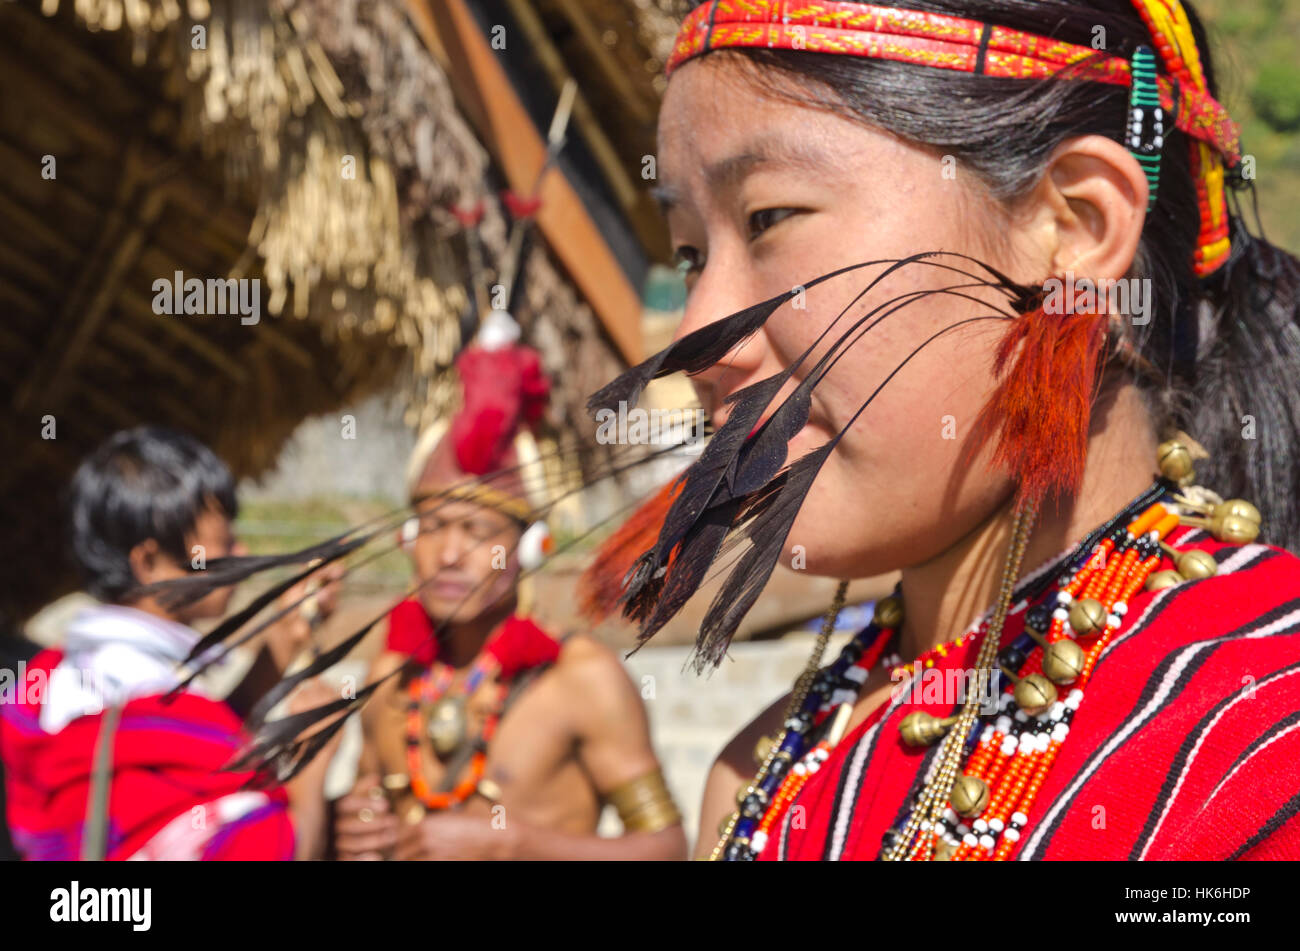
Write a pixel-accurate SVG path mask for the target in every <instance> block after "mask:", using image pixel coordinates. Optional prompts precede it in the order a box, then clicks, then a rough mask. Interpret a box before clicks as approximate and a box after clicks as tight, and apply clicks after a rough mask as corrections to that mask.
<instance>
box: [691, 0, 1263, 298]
mask: <svg viewBox="0 0 1300 951" xmlns="http://www.w3.org/2000/svg"><path fill="white" fill-rule="evenodd" d="M1133 3H1134V6H1135V7H1136V8H1137V10H1138V13H1139V14H1140V15H1141V17H1142V20H1143V22H1144V23H1145V24H1146V25H1147V29H1148V30H1149V31H1150V33H1151V36H1152V40H1153V42H1154V44H1155V47H1156V51H1157V53H1158V55H1159V58H1160V61H1161V63H1162V64H1163V66H1164V70H1165V75H1161V76H1159V77H1158V79H1157V80H1156V85H1157V89H1158V94H1159V101H1160V107H1161V110H1162V111H1163V112H1165V113H1168V114H1169V115H1171V116H1172V118H1173V124H1174V126H1175V127H1177V128H1178V129H1181V130H1182V131H1183V132H1184V133H1185V134H1186V135H1187V136H1189V137H1190V138H1191V140H1192V143H1191V153H1192V175H1193V178H1194V179H1195V181H1196V190H1197V195H1198V199H1199V204H1200V208H1201V232H1200V235H1199V237H1198V239H1197V247H1196V253H1195V255H1194V262H1193V266H1194V269H1195V271H1196V273H1197V274H1198V275H1201V276H1204V275H1206V274H1209V273H1211V272H1212V271H1214V270H1216V269H1217V268H1218V267H1219V266H1220V265H1221V264H1222V263H1223V262H1224V261H1226V260H1227V258H1228V251H1229V244H1228V215H1227V204H1226V200H1225V197H1224V193H1223V162H1224V161H1225V160H1226V161H1227V163H1228V165H1229V167H1231V166H1234V165H1236V164H1237V162H1238V161H1239V160H1240V158H1241V146H1240V133H1239V131H1238V128H1237V125H1236V123H1234V122H1233V121H1232V119H1231V118H1230V117H1229V116H1228V113H1227V110H1225V109H1224V108H1223V106H1221V105H1220V104H1219V103H1218V102H1217V101H1216V100H1215V99H1214V97H1213V96H1211V95H1210V93H1209V90H1208V89H1207V88H1206V82H1205V76H1204V72H1203V70H1202V69H1201V62H1200V56H1199V54H1198V52H1197V49H1196V41H1195V38H1194V36H1193V34H1192V30H1191V25H1190V22H1189V21H1188V19H1187V14H1186V12H1185V11H1184V10H1183V8H1182V4H1181V3H1179V0H1133ZM728 48H750V49H783V50H803V51H807V52H813V53H839V54H842V55H846V56H859V57H863V58H866V59H887V60H894V61H895V62H901V63H914V64H917V65H920V66H933V67H937V68H939V69H951V70H956V71H958V72H965V73H975V74H979V75H984V76H997V77H1003V78H1008V79H1052V78H1058V79H1081V80H1089V81H1093V82H1102V83H1108V84H1111V85H1116V86H1124V87H1130V88H1131V87H1133V85H1134V79H1133V68H1132V66H1131V65H1130V63H1129V61H1128V60H1126V59H1122V58H1120V57H1118V56H1108V55H1106V54H1104V53H1099V52H1098V51H1097V50H1094V49H1092V48H1090V47H1087V46H1078V45H1076V44H1073V43H1065V42H1062V41H1061V40H1055V39H1051V38H1049V37H1044V36H1037V35H1034V34H1032V33H1023V32H1020V31H1018V30H1011V29H1007V28H1006V27H1001V26H992V25H990V24H987V23H980V22H978V21H976V20H968V19H964V18H962V17H955V16H947V15H944V14H939V13H924V12H921V11H917V10H901V9H897V8H893V7H879V6H873V5H871V4H867V3H857V2H835V0H827V2H804V0H710V2H708V3H704V4H702V5H701V6H699V7H697V8H696V9H695V10H693V11H692V12H691V13H690V15H689V16H687V17H686V19H685V21H683V23H682V27H681V31H680V32H679V33H678V35H677V42H676V44H675V45H674V47H673V52H672V55H671V56H670V57H669V60H668V67H667V71H668V73H669V74H671V73H672V72H673V70H675V69H676V68H677V67H679V66H680V65H681V64H682V63H684V62H686V61H687V60H690V59H693V58H694V57H696V56H701V55H703V54H705V53H708V52H711V51H712V50H717V49H728ZM1156 144H1157V146H1159V145H1161V144H1163V143H1162V142H1161V141H1159V140H1157V143H1156Z"/></svg>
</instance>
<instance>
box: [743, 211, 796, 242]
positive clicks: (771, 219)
mask: <svg viewBox="0 0 1300 951" xmlns="http://www.w3.org/2000/svg"><path fill="white" fill-rule="evenodd" d="M795 211H796V209H794V208H764V209H763V210H762V211H756V212H754V213H753V214H752V215H750V216H749V238H750V240H751V241H752V240H753V239H754V238H757V237H758V236H759V235H761V234H762V233H763V232H764V231H766V230H767V229H768V228H770V227H772V225H774V224H777V223H779V222H781V221H784V220H785V219H786V218H788V217H789V216H790V215H792V214H794V213H795Z"/></svg>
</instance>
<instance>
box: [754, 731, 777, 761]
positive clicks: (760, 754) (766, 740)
mask: <svg viewBox="0 0 1300 951" xmlns="http://www.w3.org/2000/svg"><path fill="white" fill-rule="evenodd" d="M774 745H776V737H774V736H760V737H759V738H758V742H757V743H755V744H754V763H755V765H757V766H762V765H763V764H764V763H766V762H767V757H768V754H769V753H771V752H772V747H773V746H774Z"/></svg>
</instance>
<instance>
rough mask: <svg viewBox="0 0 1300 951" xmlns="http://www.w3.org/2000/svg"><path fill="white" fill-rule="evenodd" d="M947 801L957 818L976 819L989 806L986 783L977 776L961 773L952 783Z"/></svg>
mask: <svg viewBox="0 0 1300 951" xmlns="http://www.w3.org/2000/svg"><path fill="white" fill-rule="evenodd" d="M949 801H950V802H951V803H952V808H953V809H954V810H955V811H956V813H957V814H958V815H959V816H963V817H964V818H967V819H977V818H979V815H980V813H982V812H983V811H984V809H985V807H986V806H987V805H988V804H989V786H988V783H986V782H984V780H982V779H980V778H979V777H978V776H971V775H970V774H969V773H963V774H962V775H961V776H958V777H957V781H956V782H955V783H953V785H952V795H951V796H950V797H949Z"/></svg>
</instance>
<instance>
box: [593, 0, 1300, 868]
mask: <svg viewBox="0 0 1300 951" xmlns="http://www.w3.org/2000/svg"><path fill="white" fill-rule="evenodd" d="M668 71H669V74H670V80H669V83H668V86H667V91H666V94H665V98H664V103H663V108H662V111H661V113H660V119H659V135H660V150H659V155H658V159H659V161H658V169H659V173H660V181H659V187H658V190H659V193H660V198H661V201H662V204H663V206H664V208H665V211H666V213H667V217H668V223H669V229H670V232H671V235H672V240H673V243H674V245H675V246H676V248H677V255H678V258H679V260H680V262H681V266H682V270H683V273H685V275H686V280H687V286H688V290H689V294H688V298H687V303H686V309H685V316H684V319H683V322H682V325H681V327H680V329H679V330H678V333H677V335H676V338H675V339H674V342H673V343H672V345H670V347H669V348H667V349H666V350H665V351H663V352H661V353H660V354H657V355H656V356H654V357H652V358H651V359H650V360H648V361H646V363H645V364H643V365H641V366H639V367H635V368H633V369H632V370H630V371H628V373H626V374H625V375H624V376H622V377H620V378H619V379H618V380H615V381H614V382H612V383H611V384H609V385H608V386H606V387H605V388H604V389H602V390H601V391H600V392H599V393H597V394H596V395H595V396H594V397H593V398H592V401H591V407H592V409H593V410H594V411H597V412H599V411H601V410H603V409H605V408H608V407H614V406H618V405H621V403H622V402H624V401H630V400H635V398H636V396H637V395H638V394H639V393H640V392H641V389H642V388H643V387H644V386H645V385H646V383H648V381H649V380H651V379H653V378H654V377H657V376H662V375H664V374H665V373H668V372H672V371H674V370H684V371H686V372H688V373H690V374H692V377H693V382H694V384H695V387H696V390H697V392H698V393H699V395H700V398H701V401H702V402H703V403H704V404H705V407H706V408H707V409H708V410H709V411H710V412H711V413H712V417H713V422H714V425H715V430H716V432H715V435H714V436H713V438H712V441H711V443H710V445H709V447H708V448H707V449H706V450H705V451H704V452H703V453H702V454H701V456H700V458H699V460H698V461H697V462H696V463H695V464H694V465H693V466H692V467H691V468H690V469H688V470H687V472H686V473H685V474H684V475H683V476H682V477H681V478H680V479H679V480H676V481H675V482H674V483H673V484H672V485H671V487H670V490H667V491H665V492H664V493H661V495H660V496H658V497H657V498H656V500H655V501H654V502H653V503H652V504H653V505H656V506H659V508H660V511H659V513H658V518H657V519H650V518H648V517H647V515H646V510H644V509H643V510H642V512H640V513H638V515H637V516H636V517H635V519H634V521H635V522H636V523H637V524H640V525H644V524H651V525H654V526H655V529H656V531H655V532H654V534H653V536H652V537H649V538H648V540H647V541H646V543H645V544H642V545H639V546H633V545H630V544H629V543H628V541H627V539H626V538H624V537H623V536H621V535H618V536H616V538H618V539H619V542H620V545H622V547H623V548H625V549H628V550H633V551H635V552H637V553H639V554H638V555H637V556H636V557H635V558H634V559H633V560H631V561H629V560H627V559H623V560H617V559H612V558H610V559H603V564H602V565H601V567H602V570H603V572H604V573H605V574H606V575H607V576H608V579H613V585H614V587H615V588H616V589H621V594H622V599H623V602H622V603H623V605H624V608H625V613H626V614H627V615H628V616H629V617H631V618H632V619H634V620H636V621H638V622H640V625H641V634H642V637H643V639H644V638H645V637H649V636H650V635H652V634H653V633H654V631H655V630H657V629H658V628H659V627H660V626H662V625H663V623H665V621H666V620H667V619H669V618H670V617H672V616H673V614H674V612H675V611H676V610H677V609H678V608H679V607H680V606H681V604H682V603H684V602H685V600H686V599H687V598H688V597H689V596H690V595H691V594H692V593H693V592H694V591H695V590H696V589H697V587H698V585H699V584H700V582H701V580H702V579H703V578H705V577H706V576H707V575H708V574H709V570H708V569H709V568H710V566H717V567H719V568H721V570H722V571H724V572H726V573H727V577H726V579H725V580H724V582H723V583H722V585H721V587H720V589H719V593H718V594H717V596H716V598H715V600H714V601H713V603H712V605H711V606H710V608H709V609H708V611H707V613H706V614H705V618H704V622H703V625H702V627H701V631H700V637H699V641H698V648H699V658H700V663H701V665H702V666H707V665H708V664H709V663H716V662H718V661H719V660H720V659H721V658H722V656H724V653H725V651H726V649H727V644H728V642H729V639H730V637H731V635H732V634H733V633H734V632H735V630H736V626H737V624H738V623H739V620H740V618H741V617H743V616H744V614H745V612H746V611H747V610H748V608H749V606H750V605H751V604H753V602H754V599H755V598H756V597H757V595H758V593H759V592H760V591H761V590H762V589H763V587H764V585H765V583H766V581H767V579H768V577H769V576H770V574H771V572H772V570H773V569H774V567H775V566H776V565H777V564H778V563H780V562H781V561H783V560H785V559H790V561H786V564H791V563H793V564H794V566H795V567H797V568H801V569H802V570H804V571H808V572H812V573H814V574H819V575H826V576H832V577H838V578H841V579H852V578H863V577H873V576H878V575H881V574H884V573H886V572H891V571H899V572H900V573H901V582H900V585H899V589H898V591H897V593H896V594H895V596H893V597H890V598H887V599H884V600H882V601H881V602H880V603H879V604H878V605H877V609H876V614H875V620H874V621H873V623H872V624H871V625H870V626H869V627H868V628H867V629H865V630H864V631H863V632H861V633H860V634H859V635H858V636H857V637H855V638H854V639H853V640H852V641H851V642H850V643H849V645H848V646H847V647H846V648H845V649H844V652H843V653H842V654H841V655H840V657H839V658H838V659H836V660H835V661H834V662H833V663H831V664H829V665H828V666H826V667H825V668H822V669H819V665H820V647H819V649H818V651H816V652H814V656H813V658H812V660H810V662H809V666H808V668H807V670H806V671H805V675H804V676H803V677H801V678H800V680H799V682H798V683H797V684H796V686H795V688H794V690H792V691H791V694H790V695H788V696H787V697H785V698H782V699H781V700H780V701H778V702H777V703H775V704H773V705H772V706H771V707H770V708H769V709H768V710H766V711H765V712H763V713H761V714H760V715H759V716H758V717H757V718H756V719H755V720H754V721H753V723H752V724H751V725H750V726H749V727H747V728H746V729H745V730H743V731H742V732H741V733H740V735H739V736H738V737H737V738H736V739H735V740H734V741H733V742H732V743H731V744H730V745H729V746H728V747H727V748H726V749H725V750H724V751H723V753H722V754H721V756H720V757H719V758H718V760H717V762H716V764H715V766H714V768H713V771H712V773H711V775H710V778H709V781H708V786H707V789H706V792H705V800H704V807H703V809H702V826H701V833H700V837H699V840H698V842H699V845H698V847H697V854H698V855H699V856H700V857H710V858H714V859H725V860H752V859H756V858H757V859H762V860H771V859H829V860H839V859H854V858H862V859H874V858H882V859H885V860H930V859H941V860H972V861H983V860H1005V859H1019V860H1025V859H1044V858H1046V859H1070V858H1073V859H1078V858H1089V859H1157V858H1158V859H1190V858H1201V859H1236V858H1255V859H1267V858H1284V857H1290V858H1296V857H1300V767H1297V763H1300V729H1297V725H1296V722H1295V721H1296V711H1297V710H1300V562H1298V561H1297V560H1296V558H1295V557H1294V556H1293V555H1291V554H1289V553H1288V552H1286V551H1285V550H1283V548H1280V547H1270V546H1269V545H1265V544H1257V543H1256V538H1257V537H1261V538H1263V539H1264V540H1266V541H1269V542H1272V543H1273V544H1275V545H1278V546H1290V547H1293V548H1294V547H1296V545H1297V543H1298V542H1300V328H1298V327H1297V316H1298V315H1300V262H1297V260H1296V259H1295V258H1294V257H1292V256H1291V255H1289V254H1287V253H1285V252H1283V251H1281V250H1279V249H1277V248H1275V247H1272V246H1271V245H1269V244H1268V243H1266V242H1265V241H1263V240H1261V239H1259V238H1256V237H1254V236H1253V235H1252V234H1250V233H1249V232H1248V231H1247V229H1246V228H1245V226H1244V224H1243V222H1242V220H1241V214H1240V206H1239V204H1238V202H1237V201H1236V198H1237V196H1238V195H1239V194H1241V193H1242V192H1243V191H1248V190H1249V188H1250V187H1251V182H1250V181H1249V179H1248V178H1247V177H1246V176H1244V175H1243V173H1242V170H1243V165H1244V163H1243V162H1242V146H1241V143H1240V141H1239V136H1238V130H1237V127H1236V125H1235V124H1234V123H1233V122H1232V120H1231V118H1230V117H1229V116H1228V114H1227V112H1226V111H1225V110H1224V108H1223V107H1222V105H1221V104H1220V103H1219V101H1218V99H1217V96H1218V92H1217V83H1216V77H1215V73H1214V69H1213V65H1212V63H1211V62H1210V58H1209V51H1208V47H1207V44H1206V36H1205V31H1204V29H1203V28H1202V26H1201V24H1200V22H1199V20H1198V18H1197V17H1196V14H1195V12H1194V11H1193V10H1192V8H1191V6H1190V4H1188V3H1180V2H1179V0H1087V2H1070V3H1066V2H1060V0H1041V2H1040V0H1033V2H1029V0H908V2H903V3H901V4H899V5H897V6H887V5H872V4H867V3H858V2H834V0H815V2H809V3H799V4H792V3H784V2H779V0H709V2H704V3H699V4H697V5H694V9H693V11H692V12H691V13H690V14H689V15H688V16H687V18H686V20H685V22H684V23H683V25H682V28H681V32H680V34H679V36H678V39H677V43H676V45H675V47H674V51H673V54H672V56H671V58H670V61H669V63H668ZM756 302H758V303H756ZM726 315H730V316H726ZM868 335H869V336H868ZM859 341H861V342H862V344H863V345H861V346H858V345H857V344H858V343H859ZM1189 434H1190V435H1189ZM1153 475H1154V482H1153V481H1152V478H1153ZM1198 475H1199V476H1200V477H1201V478H1204V479H1205V482H1206V486H1209V487H1213V489H1214V490H1217V493H1222V494H1221V495H1220V494H1217V493H1216V491H1212V490H1211V488H1208V487H1202V486H1199V485H1196V484H1195V483H1196V479H1197V477H1198ZM1234 496H1236V498H1234ZM738 546H739V548H740V551H739V554H734V553H735V552H736V551H737V547H738ZM1000 552H1005V557H998V553H1000ZM598 561H602V559H598ZM1030 568H1032V570H1027V569H1030ZM607 588H608V585H605V584H603V583H602V584H601V585H597V586H596V590H606V589H607ZM841 591H843V588H841ZM841 604H842V597H841V598H840V599H837V602H836V604H835V605H833V606H832V609H831V612H830V613H829V614H828V621H827V626H826V630H827V631H829V630H830V629H831V628H832V627H833V623H832V622H833V618H834V616H835V614H836V613H837V611H838V607H839V606H840V605H841ZM986 607H987V610H985V609H986ZM819 644H820V645H821V646H824V644H825V641H824V639H823V640H822V641H820V642H819ZM1085 695H1086V697H1085ZM738 788H739V793H738V792H737V790H738ZM715 829H717V834H716V835H715V832H714V830H715ZM718 836H720V838H718Z"/></svg>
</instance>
